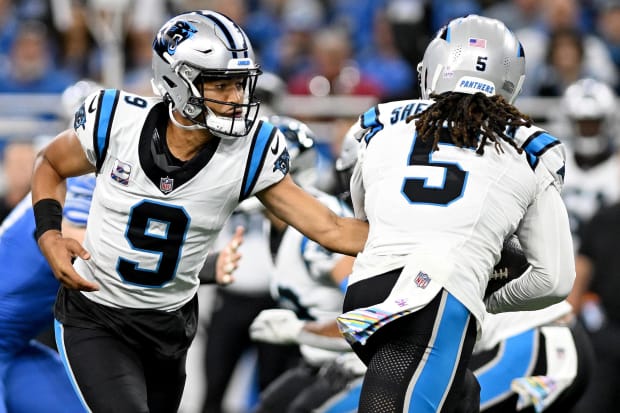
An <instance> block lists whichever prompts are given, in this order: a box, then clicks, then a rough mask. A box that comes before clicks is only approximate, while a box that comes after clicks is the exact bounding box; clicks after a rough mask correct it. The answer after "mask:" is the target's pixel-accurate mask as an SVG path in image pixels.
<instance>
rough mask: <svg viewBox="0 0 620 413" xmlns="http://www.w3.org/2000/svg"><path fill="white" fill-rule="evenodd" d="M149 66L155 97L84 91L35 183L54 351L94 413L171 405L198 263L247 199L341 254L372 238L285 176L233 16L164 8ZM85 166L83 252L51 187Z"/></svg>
mask: <svg viewBox="0 0 620 413" xmlns="http://www.w3.org/2000/svg"><path fill="white" fill-rule="evenodd" d="M152 66H153V79H152V83H153V87H154V91H155V92H156V93H157V94H158V95H159V96H158V97H143V96H137V95H134V94H130V93H126V92H124V91H121V90H114V89H107V90H102V91H101V92H99V93H96V94H93V95H91V96H89V97H87V98H86V100H85V101H84V104H83V105H82V106H81V108H80V109H79V110H78V111H77V112H76V115H75V122H74V125H73V129H69V130H67V131H64V132H62V133H60V134H59V135H58V136H57V137H56V138H55V139H54V140H53V141H52V142H51V143H50V144H49V145H48V146H47V147H46V148H44V149H43V151H42V152H41V153H40V156H39V157H38V159H37V163H36V165H35V170H34V175H33V180H32V188H33V190H32V193H33V196H32V201H33V205H34V214H35V218H36V222H37V231H36V237H37V239H38V244H39V247H40V248H41V250H42V252H43V254H44V255H45V256H46V258H47V260H48V262H49V263H50V266H51V268H52V270H53V272H54V275H55V276H56V278H58V279H59V280H60V282H61V283H62V287H61V290H60V292H59V295H58V298H57V300H56V302H55V317H56V320H57V330H56V340H57V344H58V347H59V349H61V350H62V354H63V355H64V362H65V365H66V366H67V368H68V369H69V370H70V372H71V377H72V378H73V379H75V382H76V388H77V389H78V390H79V393H80V396H81V398H82V399H83V400H84V402H85V405H86V406H88V408H89V409H91V410H93V411H112V410H117V411H131V412H146V411H149V412H151V413H155V412H170V411H176V410H177V409H178V406H179V402H180V400H181V395H182V392H183V388H184V384H185V357H186V354H187V349H188V347H189V345H190V343H191V341H192V340H193V338H194V335H195V333H196V326H197V298H196V292H197V290H198V286H199V278H198V272H199V270H200V268H201V267H202V265H203V263H204V261H205V257H206V255H207V251H208V250H209V249H210V247H211V245H212V243H213V241H214V240H215V237H216V235H217V234H218V232H219V231H220V229H221V227H222V225H223V224H224V222H225V221H226V220H227V219H228V217H229V216H230V214H231V213H232V211H233V210H234V209H235V208H236V206H237V205H238V204H239V202H241V201H242V200H244V199H246V198H248V197H250V196H252V195H256V196H257V197H258V199H260V201H261V202H262V203H263V204H264V205H265V206H266V207H267V208H268V209H270V210H271V211H272V212H273V213H274V214H275V215H277V216H278V217H279V218H281V219H282V220H284V221H286V222H288V223H289V224H291V225H293V226H294V227H295V228H297V229H299V230H300V231H301V232H303V233H304V234H306V235H307V236H308V237H309V238H311V239H313V240H316V241H318V242H320V243H321V244H323V245H324V246H325V247H327V248H329V249H331V250H334V251H339V252H342V253H347V254H353V255H354V254H356V253H357V252H359V251H360V250H361V249H362V247H363V245H364V241H365V239H366V237H367V231H368V225H367V223H366V222H364V221H362V220H357V219H352V218H342V217H339V216H338V215H337V214H335V213H334V212H332V211H331V210H330V209H329V208H327V207H326V206H324V205H323V204H321V203H320V202H319V201H318V200H316V199H315V198H314V197H313V196H312V195H310V194H308V193H306V192H304V191H303V190H302V189H300V188H299V187H298V186H297V185H295V184H294V182H293V181H292V179H291V178H290V177H289V176H287V175H288V169H289V154H288V152H287V149H286V143H285V140H284V138H283V137H282V134H281V132H279V131H278V129H277V128H276V127H275V126H273V125H271V124H269V123H268V122H263V121H256V114H257V110H258V107H259V103H258V102H257V101H256V100H255V99H254V96H253V95H254V88H255V86H256V80H257V77H258V76H259V75H260V68H259V66H258V65H257V64H256V62H255V61H254V54H253V51H252V46H251V44H250V41H249V39H248V37H247V35H246V34H245V33H244V31H243V30H242V29H241V28H240V27H239V26H238V25H237V24H236V23H235V22H233V21H232V20H231V19H229V18H228V17H226V16H224V15H222V14H219V13H216V12H212V11H208V10H204V11H196V12H188V13H183V14H181V15H178V16H175V17H173V18H172V19H170V20H169V21H168V22H166V23H165V24H164V25H163V27H162V28H161V30H160V31H159V32H158V33H157V35H156V37H155V39H154V42H153V64H152ZM89 172H96V173H97V185H96V187H95V191H94V194H93V204H92V208H91V220H90V224H89V226H88V228H87V230H86V237H85V240H84V246H82V244H80V243H78V242H77V241H75V240H73V239H71V238H68V237H63V235H62V232H61V231H60V225H59V217H60V215H61V213H62V206H61V203H60V200H61V199H60V191H59V188H60V187H61V186H62V184H63V182H64V180H65V179H66V178H67V177H70V176H76V175H81V174H85V173H89ZM74 258H75V264H72V261H73V259H74Z"/></svg>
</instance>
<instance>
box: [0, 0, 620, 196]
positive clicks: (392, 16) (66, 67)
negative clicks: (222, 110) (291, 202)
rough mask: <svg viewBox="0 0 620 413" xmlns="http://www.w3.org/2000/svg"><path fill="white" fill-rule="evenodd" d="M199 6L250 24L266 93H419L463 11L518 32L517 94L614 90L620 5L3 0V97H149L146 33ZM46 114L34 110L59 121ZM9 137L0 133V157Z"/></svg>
mask: <svg viewBox="0 0 620 413" xmlns="http://www.w3.org/2000/svg"><path fill="white" fill-rule="evenodd" d="M196 9H212V10H216V11H220V12H222V13H224V14H226V15H228V16H230V17H231V18H232V19H233V20H234V21H236V22H238V23H239V24H240V25H241V26H242V27H243V28H244V29H245V30H246V31H247V33H248V35H249V37H250V39H251V41H252V44H253V47H254V49H255V52H256V54H257V60H258V62H259V63H260V64H261V66H262V69H263V71H264V72H265V73H267V74H268V76H269V77H268V76H263V82H264V83H266V82H270V85H269V88H270V89H271V91H272V92H273V91H274V90H275V89H278V93H280V92H282V93H288V94H291V95H305V96H316V97H323V96H336V95H337V96H342V95H345V96H370V97H373V98H375V99H376V101H389V100H394V99H399V98H411V97H418V96H419V91H418V85H417V73H416V66H417V63H418V62H419V61H420V60H421V58H422V53H423V50H424V47H425V46H426V44H427V43H428V41H429V39H430V38H431V37H432V36H433V34H434V33H435V32H436V31H437V30H438V29H439V28H440V27H441V26H442V25H443V24H445V23H446V22H447V21H449V20H450V19H452V18H454V17H457V16H461V15H466V14H469V13H476V14H482V15H486V16H489V17H494V18H498V19H500V20H502V21H504V22H505V23H506V25H507V26H508V27H510V28H512V29H513V30H514V31H515V32H516V33H517V36H518V37H519V38H520V39H521V41H522V43H523V46H524V48H525V51H526V65H527V68H526V73H527V76H526V80H525V84H524V87H523V93H522V95H521V96H526V97H527V96H551V97H559V96H561V95H562V93H563V91H564V90H565V89H566V87H567V85H569V84H570V83H572V82H574V81H576V80H578V79H580V78H584V77H590V78H594V79H598V80H600V81H603V82H604V83H606V84H607V85H609V86H610V87H612V89H614V90H615V91H616V92H618V91H619V90H620V81H619V80H618V78H619V75H618V72H619V70H620V0H542V1H541V0H450V1H445V0H134V1H129V0H107V1H104V0H53V1H52V0H0V97H1V96H2V94H60V93H61V92H63V91H64V90H65V89H66V88H67V87H68V86H70V85H72V84H74V83H75V82H76V81H78V80H80V79H91V80H93V81H95V82H98V83H99V84H101V85H103V86H104V87H114V88H123V89H125V90H128V91H130V92H134V93H138V94H146V95H150V94H152V89H151V84H150V71H151V43H152V39H153V35H154V33H155V31H156V30H157V29H158V28H159V26H160V25H161V23H162V22H163V21H166V20H167V19H168V18H169V17H170V16H172V15H174V14H177V13H179V12H181V11H186V10H196ZM274 93H275V92H274ZM0 102H2V104H3V105H5V106H8V105H9V103H6V101H0ZM4 109H6V108H4ZM3 111H4V110H3ZM50 112H53V113H52V114H51V115H50V114H49V113H43V114H41V113H38V114H37V116H41V117H46V118H49V117H51V116H58V112H57V111H52V110H50ZM533 115H534V116H535V114H533ZM43 132H44V131H42V133H43ZM45 132H47V133H49V132H50V131H49V130H48V131H45ZM55 132H57V131H55ZM320 132H321V131H320V130H319V133H320ZM320 134H321V133H320ZM11 138H13V136H7V134H6V133H5V131H3V130H2V129H1V128H0V153H1V152H3V148H4V146H5V144H6V143H8V141H10V140H11ZM19 138H20V139H21V140H23V139H24V137H23V136H20V137H19ZM324 140H328V141H335V142H334V145H335V148H332V149H329V148H324V150H323V152H324V154H325V155H326V156H327V157H328V158H330V157H331V158H333V154H334V153H337V152H338V148H339V146H338V145H339V142H338V138H337V137H334V135H330V136H325V137H324ZM1 189H2V191H0V192H3V191H4V185H2V188H1Z"/></svg>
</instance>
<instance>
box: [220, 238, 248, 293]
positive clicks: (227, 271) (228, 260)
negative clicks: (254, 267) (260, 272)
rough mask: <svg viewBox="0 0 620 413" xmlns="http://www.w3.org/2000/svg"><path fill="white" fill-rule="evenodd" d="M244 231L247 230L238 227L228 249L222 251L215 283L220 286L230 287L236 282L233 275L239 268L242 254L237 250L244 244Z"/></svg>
mask: <svg viewBox="0 0 620 413" xmlns="http://www.w3.org/2000/svg"><path fill="white" fill-rule="evenodd" d="M244 231H245V229H244V228H243V227H242V226H238V227H237V228H236V230H235V235H234V236H233V238H232V239H231V240H230V242H229V243H228V244H227V245H226V247H225V248H224V249H222V250H221V251H220V254H219V256H218V258H217V262H216V263H215V281H216V282H217V283H218V284H219V285H228V284H230V283H232V282H233V281H235V279H234V277H233V275H232V274H233V272H234V271H235V270H236V269H237V267H239V260H240V259H241V254H240V253H239V252H238V251H237V250H238V248H239V246H240V245H241V244H242V243H243V232H244Z"/></svg>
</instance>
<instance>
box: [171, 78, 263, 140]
mask: <svg viewBox="0 0 620 413" xmlns="http://www.w3.org/2000/svg"><path fill="white" fill-rule="evenodd" d="M259 75H260V71H259V70H256V71H254V73H247V72H246V73H239V74H236V73H231V74H230V75H229V76H221V75H212V74H210V73H208V72H200V73H199V74H198V76H196V78H195V79H194V80H193V81H192V82H190V83H189V85H190V86H189V88H190V91H191V96H189V97H188V99H187V104H186V105H185V108H183V115H184V116H185V117H186V118H187V119H189V120H191V121H192V122H193V123H195V124H197V125H200V126H202V127H204V128H206V129H208V130H209V131H210V132H211V133H213V134H214V135H216V136H218V137H221V138H230V137H240V136H245V135H247V134H248V133H249V131H250V129H251V128H252V126H253V125H254V122H255V121H256V117H257V115H258V109H259V106H260V102H258V101H257V100H256V99H255V98H254V90H255V89H256V82H257V79H258V76H259ZM235 78H239V79H240V80H241V81H242V82H243V101H242V102H240V103H239V102H224V101H221V100H217V99H211V98H207V97H204V84H205V82H211V81H217V80H220V79H235ZM209 103H213V104H216V105H221V106H224V107H225V108H227V109H231V112H230V113H229V115H227V116H224V115H218V114H216V113H215V112H214V111H213V110H212V109H211V108H210V107H209V105H208V104H209ZM225 112H227V113H228V110H225Z"/></svg>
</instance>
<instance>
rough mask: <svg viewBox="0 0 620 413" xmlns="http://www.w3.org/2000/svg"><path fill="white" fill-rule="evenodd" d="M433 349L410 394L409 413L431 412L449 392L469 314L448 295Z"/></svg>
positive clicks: (435, 409) (437, 407)
mask: <svg viewBox="0 0 620 413" xmlns="http://www.w3.org/2000/svg"><path fill="white" fill-rule="evenodd" d="M446 295H447V297H446V300H445V306H444V308H443V312H442V314H441V316H440V317H441V319H440V322H439V326H438V327H437V331H436V338H435V341H434V343H429V345H431V346H432V350H431V352H430V354H429V355H428V360H427V361H426V364H425V365H424V367H423V369H422V372H421V373H420V376H419V377H418V379H417V380H416V384H415V387H414V388H413V392H412V395H411V401H410V404H409V413H426V412H428V413H431V412H432V413H434V412H437V411H439V406H440V403H441V402H442V400H443V399H444V396H445V395H446V394H447V392H448V390H449V389H450V385H451V380H452V376H453V373H454V370H455V369H456V366H457V365H458V362H459V359H460V356H461V344H462V342H463V337H464V336H465V334H466V332H467V326H468V324H469V315H470V313H469V311H468V310H467V308H466V307H465V306H464V305H463V304H462V303H461V302H459V301H458V300H457V299H456V298H454V296H453V295H451V294H449V293H447V294H446Z"/></svg>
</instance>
